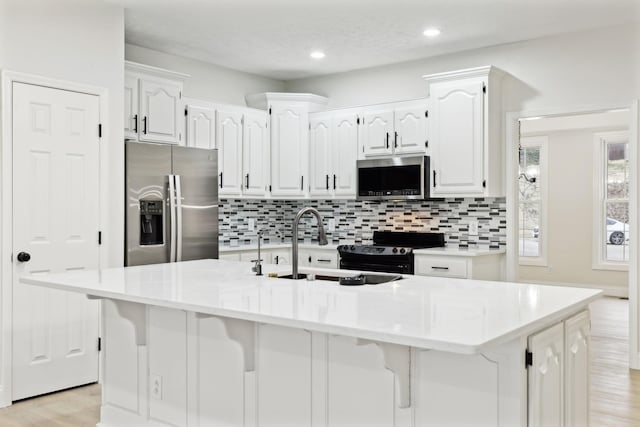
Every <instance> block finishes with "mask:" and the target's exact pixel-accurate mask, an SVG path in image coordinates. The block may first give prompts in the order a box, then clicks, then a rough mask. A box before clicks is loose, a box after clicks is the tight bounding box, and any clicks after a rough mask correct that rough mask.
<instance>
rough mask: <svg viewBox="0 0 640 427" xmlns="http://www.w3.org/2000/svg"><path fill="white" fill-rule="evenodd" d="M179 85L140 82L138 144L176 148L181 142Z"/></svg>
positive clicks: (143, 79)
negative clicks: (163, 144) (156, 143)
mask: <svg viewBox="0 0 640 427" xmlns="http://www.w3.org/2000/svg"><path fill="white" fill-rule="evenodd" d="M181 98H182V85H181V84H179V83H176V82H172V81H170V80H154V79H149V78H146V77H144V78H141V79H140V116H141V117H142V120H141V122H140V126H141V129H140V132H139V135H140V140H141V141H149V142H167V143H172V144H177V143H179V142H180V140H181V139H182V127H183V125H184V122H183V119H182V118H183V117H184V115H183V114H182V101H181Z"/></svg>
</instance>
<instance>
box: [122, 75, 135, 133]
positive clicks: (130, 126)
mask: <svg viewBox="0 0 640 427" xmlns="http://www.w3.org/2000/svg"><path fill="white" fill-rule="evenodd" d="M124 137H125V138H127V139H137V138H138V78H137V77H136V76H133V75H130V74H125V77H124Z"/></svg>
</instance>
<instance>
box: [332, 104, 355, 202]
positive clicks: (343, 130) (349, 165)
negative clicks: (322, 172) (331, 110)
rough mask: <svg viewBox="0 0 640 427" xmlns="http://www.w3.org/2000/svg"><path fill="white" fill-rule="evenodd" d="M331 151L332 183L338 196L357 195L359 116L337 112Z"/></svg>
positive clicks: (333, 125) (333, 123)
mask: <svg viewBox="0 0 640 427" xmlns="http://www.w3.org/2000/svg"><path fill="white" fill-rule="evenodd" d="M331 152H332V154H333V176H332V177H331V179H332V181H333V182H331V183H330V184H332V185H333V191H334V194H335V195H336V196H349V197H355V195H356V191H357V188H356V177H357V172H356V160H357V153H358V126H357V117H356V116H355V115H354V114H353V113H351V114H336V115H335V116H334V117H333V121H332V129H331Z"/></svg>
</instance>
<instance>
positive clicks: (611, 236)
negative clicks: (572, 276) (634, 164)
mask: <svg viewBox="0 0 640 427" xmlns="http://www.w3.org/2000/svg"><path fill="white" fill-rule="evenodd" d="M594 140H595V146H594V153H595V155H594V161H595V165H594V171H595V174H596V176H595V179H594V188H595V191H596V194H595V197H594V200H595V203H594V206H595V209H594V211H595V215H594V229H595V239H594V268H598V269H611V270H626V269H627V268H628V263H629V134H628V133H627V132H604V133H597V134H595V136H594Z"/></svg>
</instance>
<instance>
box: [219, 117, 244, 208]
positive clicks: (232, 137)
mask: <svg viewBox="0 0 640 427" xmlns="http://www.w3.org/2000/svg"><path fill="white" fill-rule="evenodd" d="M216 140H217V142H218V178H219V179H218V185H219V187H220V191H219V192H220V195H237V196H239V195H240V193H241V191H242V113H241V112H240V111H236V110H231V111H226V110H218V111H217V112H216Z"/></svg>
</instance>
